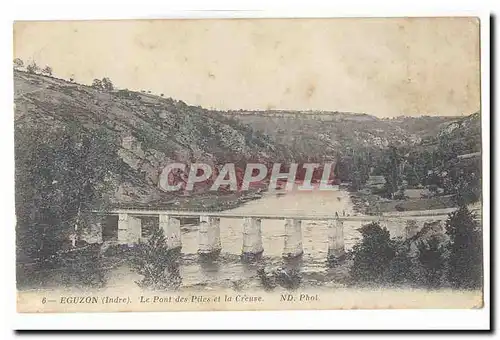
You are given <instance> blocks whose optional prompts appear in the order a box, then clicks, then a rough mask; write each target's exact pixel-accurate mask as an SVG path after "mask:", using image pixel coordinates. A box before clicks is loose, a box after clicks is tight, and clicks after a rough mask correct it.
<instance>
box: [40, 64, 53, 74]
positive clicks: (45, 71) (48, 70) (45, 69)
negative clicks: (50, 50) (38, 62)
mask: <svg viewBox="0 0 500 340" xmlns="http://www.w3.org/2000/svg"><path fill="white" fill-rule="evenodd" d="M42 74H46V75H48V76H51V75H52V67H50V66H45V68H44V69H43V70H42Z"/></svg>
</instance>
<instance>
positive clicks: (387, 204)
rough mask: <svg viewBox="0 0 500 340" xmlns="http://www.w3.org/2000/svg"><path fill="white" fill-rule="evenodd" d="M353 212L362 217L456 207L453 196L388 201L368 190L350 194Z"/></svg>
mask: <svg viewBox="0 0 500 340" xmlns="http://www.w3.org/2000/svg"><path fill="white" fill-rule="evenodd" d="M350 197H351V201H352V203H353V205H354V211H356V212H357V213H359V214H364V215H380V214H383V213H389V212H401V211H422V210H434V209H446V208H453V207H456V203H455V202H454V200H453V196H451V195H447V196H436V197H430V198H424V197H408V198H407V199H405V200H390V199H387V198H382V197H380V196H379V195H375V194H373V193H371V190H369V189H362V190H359V191H356V192H351V194H350Z"/></svg>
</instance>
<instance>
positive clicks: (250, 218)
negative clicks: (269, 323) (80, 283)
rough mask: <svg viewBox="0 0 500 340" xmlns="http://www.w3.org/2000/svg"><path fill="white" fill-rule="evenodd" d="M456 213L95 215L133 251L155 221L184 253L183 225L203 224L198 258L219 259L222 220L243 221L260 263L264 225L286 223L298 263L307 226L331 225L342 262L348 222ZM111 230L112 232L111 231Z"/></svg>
mask: <svg viewBox="0 0 500 340" xmlns="http://www.w3.org/2000/svg"><path fill="white" fill-rule="evenodd" d="M453 210H455V208H449V209H439V210H435V211H425V212H405V213H391V214H386V215H381V216H366V215H365V216H339V215H338V214H337V213H335V214H334V215H314V214H312V215H311V214H303V215H301V214H278V215H270V214H250V213H244V214H243V213H235V212H224V211H223V212H200V211H196V212H195V211H166V210H146V209H115V210H110V211H106V212H99V211H95V212H94V213H95V214H96V215H100V216H101V218H105V217H108V218H109V217H114V221H115V222H112V223H115V224H117V225H115V226H112V227H114V228H115V229H116V230H117V232H116V237H115V240H114V241H116V242H117V243H118V244H128V245H133V244H135V243H138V242H139V241H141V240H143V239H144V237H143V232H142V229H143V220H144V219H145V218H149V219H153V220H154V222H155V226H156V225H157V226H158V227H159V228H161V229H163V231H164V234H165V237H166V239H167V245H168V247H169V248H172V249H175V248H179V249H180V248H181V247H182V237H181V219H184V218H191V219H195V220H196V221H199V223H200V224H199V235H198V242H199V245H198V253H199V254H200V255H202V256H216V255H218V254H219V253H220V251H221V240H220V219H221V218H231V219H239V220H241V223H242V224H243V235H242V238H243V241H242V256H243V257H244V258H250V259H251V258H255V257H258V256H259V255H260V254H262V252H263V251H264V249H263V246H262V231H261V223H262V220H263V219H273V220H282V221H283V224H284V231H285V242H284V249H283V256H284V257H285V258H293V257H297V256H300V255H302V253H303V247H302V221H327V223H328V228H329V236H328V257H333V258H335V257H341V256H343V255H344V253H345V249H344V228H343V226H344V222H345V221H361V222H368V223H369V222H381V223H383V222H384V221H390V220H398V221H424V222H425V221H443V220H446V219H447V218H448V214H449V213H450V212H452V211H453ZM102 224H103V223H102V222H97V223H95V224H93V225H92V229H93V231H92V234H93V235H94V238H93V240H92V241H88V242H94V243H95V242H103V225H102ZM108 227H109V226H108ZM418 229H419V228H418V227H417V226H416V223H408V222H407V223H406V227H405V235H406V237H411V236H413V235H415V234H416V233H417V231H418Z"/></svg>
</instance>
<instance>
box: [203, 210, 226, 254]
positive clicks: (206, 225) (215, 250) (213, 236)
mask: <svg viewBox="0 0 500 340" xmlns="http://www.w3.org/2000/svg"><path fill="white" fill-rule="evenodd" d="M198 245H199V248H198V254H200V255H202V256H206V257H216V256H217V255H219V254H220V252H221V249H222V247H221V242H220V218H219V217H209V216H200V229H199V230H198Z"/></svg>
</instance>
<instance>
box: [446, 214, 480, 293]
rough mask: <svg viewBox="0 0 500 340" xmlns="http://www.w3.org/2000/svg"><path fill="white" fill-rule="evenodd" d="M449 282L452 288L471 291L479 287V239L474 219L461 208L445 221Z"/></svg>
mask: <svg viewBox="0 0 500 340" xmlns="http://www.w3.org/2000/svg"><path fill="white" fill-rule="evenodd" d="M446 234H448V235H449V237H450V243H449V245H448V251H449V258H448V280H449V281H450V283H451V285H452V286H453V287H454V288H459V289H474V288H479V287H481V285H482V243H481V242H482V238H481V230H480V227H479V223H477V222H476V221H475V216H474V215H473V214H472V213H471V212H470V211H469V210H468V209H467V207H465V206H462V207H460V208H459V209H458V210H457V211H454V212H452V213H451V214H450V217H449V218H448V220H447V221H446Z"/></svg>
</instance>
